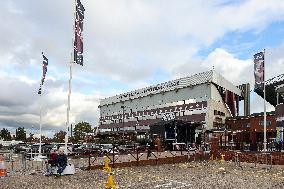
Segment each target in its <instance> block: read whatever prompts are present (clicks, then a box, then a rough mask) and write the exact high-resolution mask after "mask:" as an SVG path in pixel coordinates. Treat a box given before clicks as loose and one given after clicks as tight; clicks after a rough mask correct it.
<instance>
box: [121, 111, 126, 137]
mask: <svg viewBox="0 0 284 189" xmlns="http://www.w3.org/2000/svg"><path fill="white" fill-rule="evenodd" d="M121 108H122V128H123V135H122V138H123V141H124V132H125V129H124V108H125V106H121Z"/></svg>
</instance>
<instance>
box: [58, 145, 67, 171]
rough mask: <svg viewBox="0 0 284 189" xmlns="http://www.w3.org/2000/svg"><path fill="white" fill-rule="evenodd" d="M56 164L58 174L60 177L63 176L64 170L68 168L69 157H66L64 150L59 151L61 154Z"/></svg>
mask: <svg viewBox="0 0 284 189" xmlns="http://www.w3.org/2000/svg"><path fill="white" fill-rule="evenodd" d="M56 164H57V167H58V169H57V174H58V175H61V174H62V172H63V171H64V169H65V168H66V166H67V157H66V155H65V154H64V153H63V151H62V150H59V154H58V156H57V158H56Z"/></svg>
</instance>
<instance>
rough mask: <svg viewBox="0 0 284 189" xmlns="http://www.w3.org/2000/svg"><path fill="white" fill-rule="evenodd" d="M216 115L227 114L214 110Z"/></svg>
mask: <svg viewBox="0 0 284 189" xmlns="http://www.w3.org/2000/svg"><path fill="white" fill-rule="evenodd" d="M214 115H219V116H225V113H224V112H221V111H218V110H214Z"/></svg>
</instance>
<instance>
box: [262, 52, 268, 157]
mask: <svg viewBox="0 0 284 189" xmlns="http://www.w3.org/2000/svg"><path fill="white" fill-rule="evenodd" d="M263 96H264V97H263V99H264V101H263V102H264V112H263V113H264V118H263V119H264V120H263V135H264V136H263V151H264V152H266V151H267V139H266V100H265V99H266V94H265V49H264V51H263Z"/></svg>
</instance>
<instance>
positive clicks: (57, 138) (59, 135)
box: [53, 131, 66, 142]
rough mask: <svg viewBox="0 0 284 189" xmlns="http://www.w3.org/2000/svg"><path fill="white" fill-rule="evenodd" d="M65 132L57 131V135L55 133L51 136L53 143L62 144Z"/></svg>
mask: <svg viewBox="0 0 284 189" xmlns="http://www.w3.org/2000/svg"><path fill="white" fill-rule="evenodd" d="M65 134H66V132H65V131H59V132H58V133H55V134H54V136H53V141H54V142H64V139H65Z"/></svg>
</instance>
